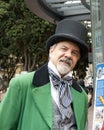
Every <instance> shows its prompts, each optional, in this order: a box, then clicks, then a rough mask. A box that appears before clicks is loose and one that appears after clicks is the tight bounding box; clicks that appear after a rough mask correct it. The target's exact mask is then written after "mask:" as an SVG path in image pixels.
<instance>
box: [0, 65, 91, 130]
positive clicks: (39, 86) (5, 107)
mask: <svg viewBox="0 0 104 130" xmlns="http://www.w3.org/2000/svg"><path fill="white" fill-rule="evenodd" d="M50 88H51V87H50V82H49V75H48V70H47V65H45V66H43V67H42V68H40V69H39V70H37V71H36V72H35V74H34V72H31V73H28V74H23V75H21V76H17V77H16V78H13V79H12V80H11V82H10V85H9V89H8V90H7V93H6V95H5V97H4V99H3V101H2V102H1V105H0V130H52V129H53V128H52V127H53V123H52V120H53V119H52V97H51V89H50ZM71 92H72V98H73V110H74V113H75V119H76V123H77V127H78V130H84V128H85V124H86V120H87V110H88V100H87V95H86V93H85V92H84V91H83V90H82V89H81V88H80V87H79V86H78V85H77V83H76V82H73V85H72V87H71Z"/></svg>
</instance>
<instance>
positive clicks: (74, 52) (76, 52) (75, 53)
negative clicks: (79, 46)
mask: <svg viewBox="0 0 104 130" xmlns="http://www.w3.org/2000/svg"><path fill="white" fill-rule="evenodd" d="M72 55H74V56H79V55H80V53H79V52H78V51H73V52H72Z"/></svg>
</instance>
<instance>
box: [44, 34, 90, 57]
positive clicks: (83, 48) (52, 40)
mask: <svg viewBox="0 0 104 130" xmlns="http://www.w3.org/2000/svg"><path fill="white" fill-rule="evenodd" d="M61 41H71V42H74V43H75V44H76V45H78V46H79V48H80V53H81V57H85V56H86V55H87V53H88V46H87V45H86V43H84V42H83V41H82V40H80V39H77V38H76V37H74V36H72V35H67V34H54V35H52V36H50V37H49V39H48V40H47V42H46V50H47V52H48V53H49V49H50V47H51V46H52V45H54V44H56V43H58V42H61Z"/></svg>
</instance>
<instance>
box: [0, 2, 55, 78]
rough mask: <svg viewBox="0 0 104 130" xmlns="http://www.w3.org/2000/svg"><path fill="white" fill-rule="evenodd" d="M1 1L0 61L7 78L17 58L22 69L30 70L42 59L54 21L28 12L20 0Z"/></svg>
mask: <svg viewBox="0 0 104 130" xmlns="http://www.w3.org/2000/svg"><path fill="white" fill-rule="evenodd" d="M1 3H2V4H0V5H1V6H2V8H1V10H3V11H1V10H0V25H1V29H0V30H1V36H0V46H1V48H2V51H1V53H0V55H1V65H2V67H3V68H6V69H7V68H8V69H7V72H8V76H9V77H10V79H11V77H12V76H13V75H14V72H15V69H16V66H15V64H16V63H18V62H20V60H21V62H23V70H25V71H32V70H34V69H36V68H37V67H38V66H40V65H42V64H43V63H44V62H45V61H46V59H47V54H46V52H45V41H46V39H47V37H49V35H51V34H52V32H53V31H54V25H52V24H50V23H49V22H48V21H45V20H42V19H40V18H39V17H38V16H36V15H34V14H33V13H31V12H30V11H29V10H28V9H27V7H26V6H25V3H24V1H20V0H18V1H16V0H9V1H6V2H5V1H4V0H2V1H1ZM43 54H44V55H43ZM5 57H6V58H5ZM10 74H11V76H10Z"/></svg>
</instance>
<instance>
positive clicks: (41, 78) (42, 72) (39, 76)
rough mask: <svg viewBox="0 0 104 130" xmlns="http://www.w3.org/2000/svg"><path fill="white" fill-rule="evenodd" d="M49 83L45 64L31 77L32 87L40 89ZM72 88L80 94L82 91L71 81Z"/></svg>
mask: <svg viewBox="0 0 104 130" xmlns="http://www.w3.org/2000/svg"><path fill="white" fill-rule="evenodd" d="M49 82H50V80H49V73H48V65H47V64H45V65H43V66H42V67H41V68H39V69H38V70H37V71H36V72H35V74H34V77H33V85H34V86H36V87H41V86H43V85H45V84H47V83H49ZM72 87H73V88H74V89H75V90H77V91H79V92H82V89H81V88H80V87H79V85H78V83H77V82H75V81H74V80H73V81H72Z"/></svg>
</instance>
